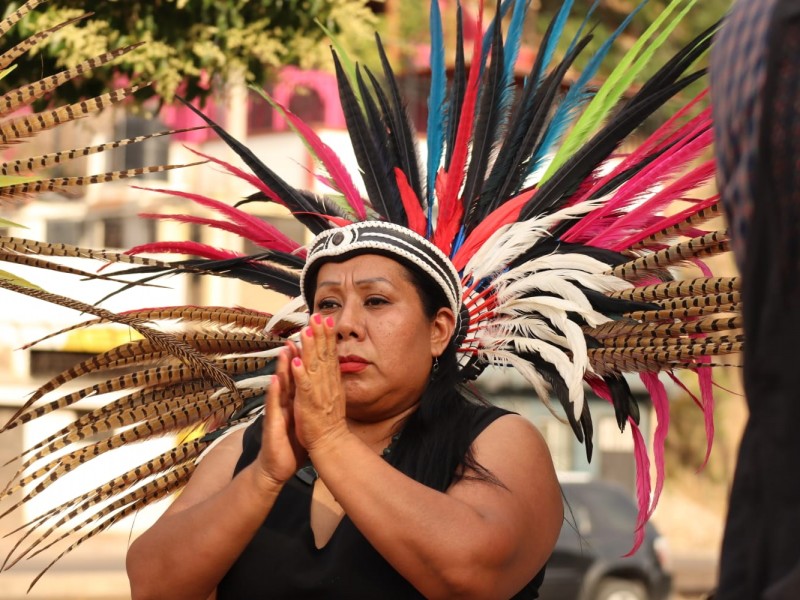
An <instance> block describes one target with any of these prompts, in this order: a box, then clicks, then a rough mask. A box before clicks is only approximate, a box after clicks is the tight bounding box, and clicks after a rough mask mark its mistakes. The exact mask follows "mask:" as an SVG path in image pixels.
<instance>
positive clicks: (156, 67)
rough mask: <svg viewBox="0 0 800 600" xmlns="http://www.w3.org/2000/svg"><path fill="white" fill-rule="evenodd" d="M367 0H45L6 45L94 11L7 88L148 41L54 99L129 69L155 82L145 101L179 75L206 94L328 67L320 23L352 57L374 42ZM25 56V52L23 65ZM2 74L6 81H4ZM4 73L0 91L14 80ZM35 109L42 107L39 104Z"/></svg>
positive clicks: (93, 88)
mask: <svg viewBox="0 0 800 600" xmlns="http://www.w3.org/2000/svg"><path fill="white" fill-rule="evenodd" d="M367 5H368V2H367V0H233V1H230V2H218V1H217V0H155V1H154V0H142V1H125V2H97V3H92V4H91V6H87V5H86V3H85V2H84V1H83V0H50V2H48V3H47V4H46V5H43V6H42V7H41V8H40V9H39V10H37V11H35V12H33V13H31V14H29V15H28V16H26V17H25V18H24V19H23V20H22V21H21V22H20V23H19V24H18V25H17V26H16V27H14V28H13V29H12V30H11V31H9V32H8V33H7V34H6V35H5V36H3V39H2V42H3V47H6V48H7V47H10V46H11V45H13V44H15V43H17V42H19V41H21V40H22V39H24V38H25V37H27V36H29V35H31V34H32V33H34V32H36V31H40V30H41V29H43V28H45V27H46V26H49V25H53V24H55V23H57V22H60V21H63V20H65V19H66V18H68V17H74V16H77V15H79V14H81V13H82V12H84V11H85V10H87V9H89V8H90V9H91V10H92V11H93V12H94V16H93V17H92V19H88V20H86V21H84V22H81V23H79V24H78V25H76V26H71V27H67V28H65V29H64V30H62V31H61V32H59V33H58V34H57V35H55V36H54V37H53V39H52V41H50V42H49V43H48V44H47V45H46V46H45V47H44V48H42V49H41V50H39V51H38V53H37V54H38V55H37V56H36V57H35V59H33V60H35V65H36V66H35V68H34V67H33V64H34V63H33V62H30V63H29V64H30V65H31V66H30V68H21V69H19V71H18V72H17V73H16V74H15V76H14V78H13V80H14V81H13V85H14V86H19V85H21V84H22V83H29V81H27V80H24V77H21V76H22V75H23V73H24V74H25V75H28V74H29V78H30V79H31V80H33V79H34V78H35V76H36V75H37V74H39V73H42V72H45V73H48V72H55V71H57V70H60V69H62V68H64V67H65V66H71V65H74V64H77V63H79V62H81V61H82V60H86V59H87V58H89V57H90V56H93V55H96V54H99V53H102V52H105V51H107V50H110V49H113V48H116V47H119V46H122V45H128V44H131V43H135V42H138V41H147V42H148V43H147V44H145V46H143V47H142V48H140V49H138V50H137V51H136V52H135V53H133V54H131V55H130V56H127V57H125V58H123V59H121V60H119V61H118V62H117V63H116V64H115V65H114V66H113V67H112V68H111V69H106V70H103V71H98V72H95V73H94V74H93V77H92V78H89V79H86V80H83V81H75V82H70V83H69V84H67V85H65V86H63V87H62V88H60V89H59V92H58V95H59V102H62V103H63V102H75V101H76V100H78V99H79V98H82V97H86V96H88V95H94V94H97V93H98V91H99V90H102V89H104V88H109V87H111V86H112V82H113V80H114V78H115V77H116V76H117V75H119V74H122V75H126V76H128V77H131V78H132V79H133V78H135V79H136V80H137V81H154V82H155V87H154V89H153V90H151V91H145V92H143V93H141V94H138V95H137V100H139V101H145V100H147V98H148V96H152V95H154V94H157V95H159V96H160V97H161V98H162V99H164V100H166V101H170V100H171V99H172V97H173V95H174V93H175V91H176V89H177V87H178V86H179V85H181V84H182V83H183V82H184V81H185V83H186V89H185V91H183V92H182V95H183V96H184V97H187V98H188V99H189V100H191V99H193V98H196V97H201V98H203V97H206V96H208V95H209V94H210V93H211V90H210V89H209V86H208V85H207V84H204V82H208V81H211V82H217V81H219V80H220V79H222V80H225V79H227V78H228V75H229V74H231V73H242V72H244V76H245V80H246V81H247V82H248V83H251V84H255V85H259V86H263V84H264V83H265V82H266V81H268V80H269V78H270V77H271V76H273V75H274V74H275V72H276V70H277V69H278V68H279V67H280V66H282V65H286V64H296V65H298V66H300V67H303V68H320V67H322V68H332V63H331V58H330V52H329V50H328V45H329V43H330V42H329V40H328V38H327V37H326V35H325V33H324V32H323V31H322V29H321V28H320V27H319V26H318V25H317V23H316V22H317V21H318V22H320V23H322V24H324V25H325V27H326V28H327V29H329V30H330V31H332V32H334V33H335V34H336V35H337V37H338V38H339V39H340V40H342V43H343V45H345V46H346V47H347V50H348V51H349V52H350V53H351V54H352V53H354V52H357V50H358V49H359V48H360V47H362V46H363V47H367V46H368V45H370V44H371V43H372V34H373V32H374V30H375V28H376V26H377V17H376V16H375V15H374V14H373V12H372V11H371V10H370V9H369V8H368V6H367ZM27 60H31V58H29V57H25V58H23V59H21V60H20V61H19V62H20V64H21V65H25V62H26V61H27ZM7 81H8V80H7ZM7 81H2V78H1V77H0V93H5V92H7V91H8V90H9V89H11V88H10V85H11V84H10V83H8V82H7ZM38 108H41V107H38Z"/></svg>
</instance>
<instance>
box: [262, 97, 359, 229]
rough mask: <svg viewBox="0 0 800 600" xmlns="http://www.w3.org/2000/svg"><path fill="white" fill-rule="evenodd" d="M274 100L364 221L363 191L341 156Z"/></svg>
mask: <svg viewBox="0 0 800 600" xmlns="http://www.w3.org/2000/svg"><path fill="white" fill-rule="evenodd" d="M273 102H274V103H275V104H276V105H277V106H278V107H279V108H280V110H281V111H282V112H283V116H284V117H285V118H286V120H288V121H289V122H290V123H291V124H292V126H293V127H294V128H295V129H296V130H297V132H298V133H299V134H300V135H301V136H302V137H303V139H304V140H305V141H306V143H308V145H309V146H311V149H312V150H313V151H314V153H315V154H316V156H317V158H319V160H320V162H321V163H322V164H323V166H324V167H325V170H326V171H327V172H328V174H329V175H330V176H331V180H332V181H333V182H334V184H335V185H332V186H331V187H333V188H334V189H335V190H337V191H339V192H341V194H342V195H343V196H344V197H345V199H346V200H347V203H348V204H349V205H350V206H351V208H352V209H353V211H354V212H355V213H356V215H358V218H359V219H361V220H362V221H364V220H366V218H367V209H366V207H365V206H364V199H363V198H362V197H361V193H360V192H359V191H358V188H356V186H355V184H354V183H353V179H352V178H351V177H350V173H349V172H348V171H347V168H346V167H345V166H344V164H342V161H341V160H339V157H338V156H337V155H336V153H335V152H334V151H333V150H331V148H330V146H328V145H327V144H326V143H325V142H323V141H322V140H321V139H320V138H319V136H318V135H317V134H316V133H315V132H314V130H313V129H311V127H309V126H308V125H306V124H305V123H304V122H303V120H302V119H300V118H299V117H298V116H296V115H295V114H294V113H292V112H291V111H290V110H289V109H288V108H286V107H284V106H283V105H282V104H281V103H280V102H278V101H276V100H273Z"/></svg>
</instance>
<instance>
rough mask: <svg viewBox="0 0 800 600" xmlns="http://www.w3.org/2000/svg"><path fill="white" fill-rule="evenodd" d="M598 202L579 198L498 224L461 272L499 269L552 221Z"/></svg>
mask: <svg viewBox="0 0 800 600" xmlns="http://www.w3.org/2000/svg"><path fill="white" fill-rule="evenodd" d="M597 206H599V204H598V203H597V202H596V201H594V200H593V201H590V202H582V203H580V204H575V205H573V206H569V207H567V208H563V209H561V210H559V211H556V212H554V213H553V214H551V215H544V216H538V217H535V218H533V219H528V220H527V221H518V222H516V223H511V224H508V225H504V226H502V227H500V228H498V230H497V231H496V232H495V233H493V234H492V235H491V236H490V237H489V239H487V240H486V242H485V243H484V244H483V246H482V247H481V249H480V250H479V251H478V252H476V253H475V255H474V256H473V257H472V258H471V259H470V260H469V262H467V265H466V268H465V269H464V274H465V275H466V276H471V277H473V278H475V279H484V278H485V277H489V276H491V275H493V274H495V273H499V272H500V271H502V270H503V269H505V268H506V266H507V265H508V263H509V262H511V261H512V260H513V259H514V258H516V257H517V256H519V255H520V254H521V253H522V252H524V251H526V250H528V249H529V248H531V247H532V246H534V245H535V244H536V241H537V240H539V239H542V238H544V237H549V236H550V233H549V231H550V229H552V227H553V226H554V225H557V224H558V223H560V222H562V221H564V220H567V219H574V218H576V217H579V216H582V215H585V214H587V213H588V212H591V211H592V210H594V209H595V208H596V207H597ZM606 268H608V267H606Z"/></svg>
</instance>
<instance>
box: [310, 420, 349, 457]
mask: <svg viewBox="0 0 800 600" xmlns="http://www.w3.org/2000/svg"><path fill="white" fill-rule="evenodd" d="M351 437H353V434H352V433H351V432H350V428H349V427H347V423H345V422H344V421H342V422H341V423H340V424H339V425H336V426H334V427H331V428H330V429H328V430H327V431H326V432H325V433H324V434H323V435H321V436H319V437H318V438H317V439H316V440H314V441H313V442H312V443H309V444H308V447H307V448H306V450H307V451H308V455H309V458H311V461H312V462H314V457H315V456H320V455H325V454H330V453H331V452H332V451H333V450H334V449H335V448H337V447H339V446H341V445H343V444H346V443H347V442H348V440H349V439H350V438H351Z"/></svg>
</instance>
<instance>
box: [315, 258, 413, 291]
mask: <svg viewBox="0 0 800 600" xmlns="http://www.w3.org/2000/svg"><path fill="white" fill-rule="evenodd" d="M351 277H352V278H353V279H355V280H358V281H362V280H375V281H379V280H384V281H388V282H390V283H394V282H397V281H398V280H400V281H404V282H409V280H410V276H409V273H408V270H407V269H406V267H405V266H403V265H401V264H400V263H399V262H397V261H396V260H393V259H391V258H388V257H386V256H381V255H378V254H360V255H358V256H354V257H352V258H348V259H347V260H344V261H341V262H328V263H325V264H323V265H322V266H321V267H320V269H319V273H318V275H317V287H319V286H320V285H323V284H324V283H326V282H334V283H338V282H340V281H341V280H343V279H344V278H351Z"/></svg>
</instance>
